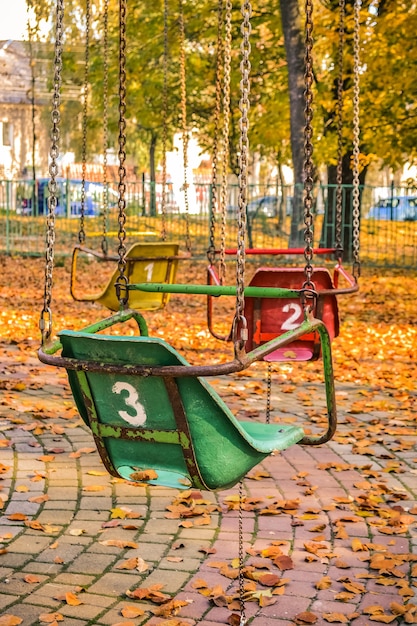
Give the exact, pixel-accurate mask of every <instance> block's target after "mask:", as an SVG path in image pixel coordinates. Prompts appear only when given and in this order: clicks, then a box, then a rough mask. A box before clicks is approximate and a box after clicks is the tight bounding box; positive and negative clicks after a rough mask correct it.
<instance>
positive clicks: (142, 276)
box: [71, 241, 179, 311]
mask: <svg viewBox="0 0 417 626" xmlns="http://www.w3.org/2000/svg"><path fill="white" fill-rule="evenodd" d="M80 253H84V254H90V255H94V256H97V257H98V258H100V259H101V260H107V261H113V262H114V260H115V259H114V257H103V256H102V255H100V254H97V253H96V252H94V251H93V250H90V249H89V248H85V247H83V246H76V247H75V248H74V251H73V255H72V264H71V295H72V297H73V298H74V300H77V301H79V302H98V303H99V304H102V305H103V306H105V307H107V308H108V309H109V310H110V311H118V310H119V308H120V302H119V299H118V297H117V294H116V288H115V284H116V283H117V281H118V279H119V270H118V269H116V270H115V271H114V273H113V275H112V276H111V278H110V280H109V281H108V283H107V285H106V286H105V288H104V289H103V291H102V292H99V293H92V294H84V293H83V294H80V293H79V292H77V274H78V272H77V262H78V256H79V254H80ZM178 253H179V244H177V243H171V242H165V241H162V242H157V243H153V242H144V243H135V244H133V245H132V246H131V248H130V249H129V250H128V251H127V253H126V257H125V258H126V268H125V276H126V277H127V279H128V280H129V282H133V283H137V282H144V283H146V282H156V283H165V284H171V283H173V282H174V281H175V277H176V273H177V268H178V259H179V257H178ZM168 300H169V294H168V293H145V292H139V291H135V292H130V293H129V308H130V309H136V310H141V311H155V310H157V309H162V308H163V307H164V306H165V305H166V304H167V303H168Z"/></svg>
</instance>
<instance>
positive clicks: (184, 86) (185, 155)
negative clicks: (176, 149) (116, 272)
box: [178, 0, 191, 252]
mask: <svg viewBox="0 0 417 626" xmlns="http://www.w3.org/2000/svg"><path fill="white" fill-rule="evenodd" d="M178 6H179V27H180V86H181V122H182V148H183V168H184V184H183V190H184V203H185V221H186V226H185V231H186V232H185V247H186V249H187V251H188V252H190V251H191V238H190V220H189V216H190V205H189V199H188V187H189V185H188V173H187V170H188V139H189V137H188V125H187V82H186V70H185V28H184V0H179V3H178Z"/></svg>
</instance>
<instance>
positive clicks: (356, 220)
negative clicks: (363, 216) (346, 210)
mask: <svg viewBox="0 0 417 626" xmlns="http://www.w3.org/2000/svg"><path fill="white" fill-rule="evenodd" d="M361 5H362V1H361V0H355V3H354V35H353V276H354V278H355V279H356V280H357V279H358V278H359V276H360V260H359V235H360V190H359V142H360V126H359V94H360V85H359V61H360V59H359V53H360V37H359V34H360V33H359V30H360V10H361Z"/></svg>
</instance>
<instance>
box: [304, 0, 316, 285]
mask: <svg viewBox="0 0 417 626" xmlns="http://www.w3.org/2000/svg"><path fill="white" fill-rule="evenodd" d="M305 11H306V23H305V55H304V63H305V69H304V84H305V91H304V101H305V108H304V116H305V125H304V224H305V230H304V242H305V247H304V258H305V260H306V265H305V267H304V273H305V278H306V280H305V283H304V286H305V287H309V288H311V287H312V282H311V277H312V275H313V266H312V259H313V237H314V233H313V212H312V209H313V185H314V181H313V158H312V157H313V126H312V122H313V106H312V105H313V78H314V76H313V54H312V53H313V2H312V0H306V3H305Z"/></svg>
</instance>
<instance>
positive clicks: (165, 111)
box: [161, 0, 168, 241]
mask: <svg viewBox="0 0 417 626" xmlns="http://www.w3.org/2000/svg"><path fill="white" fill-rule="evenodd" d="M163 74H164V77H163V87H162V114H163V122H162V201H161V213H162V229H161V239H162V241H166V238H167V142H168V0H164V55H163Z"/></svg>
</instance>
